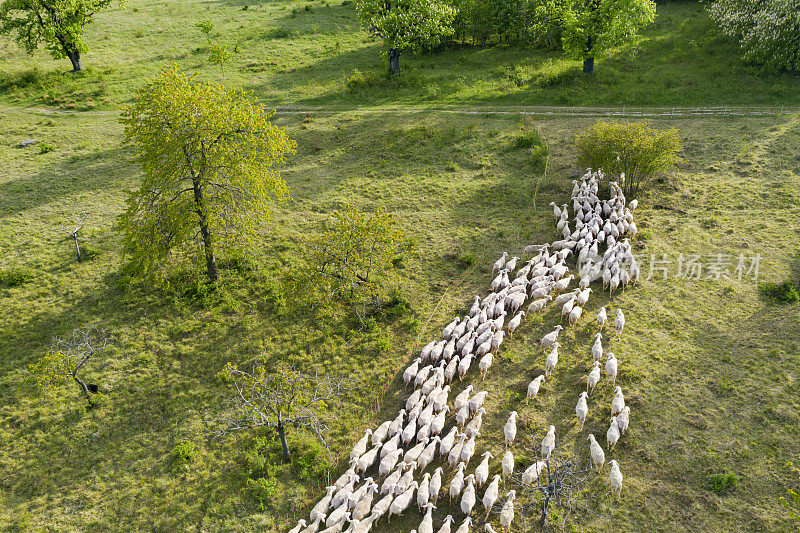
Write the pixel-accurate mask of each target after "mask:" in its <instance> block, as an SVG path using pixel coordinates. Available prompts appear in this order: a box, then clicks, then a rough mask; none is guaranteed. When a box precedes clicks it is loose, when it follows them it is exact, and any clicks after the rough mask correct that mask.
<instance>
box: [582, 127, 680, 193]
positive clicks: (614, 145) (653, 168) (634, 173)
mask: <svg viewBox="0 0 800 533" xmlns="http://www.w3.org/2000/svg"><path fill="white" fill-rule="evenodd" d="M575 147H576V148H577V151H578V163H579V164H580V165H581V166H582V167H591V168H593V169H602V170H603V171H604V172H607V173H613V174H617V175H620V174H622V173H624V174H625V182H624V183H622V184H621V185H622V187H623V191H624V192H625V194H626V195H628V196H630V195H633V194H635V193H636V192H637V191H638V190H639V185H640V184H642V183H645V184H646V183H647V181H648V180H650V179H652V178H653V177H655V176H658V175H661V174H663V173H665V172H667V171H668V170H670V169H672V168H673V167H674V166H675V165H676V164H677V163H678V162H680V161H681V159H680V157H679V156H678V152H679V151H680V150H681V142H680V140H679V139H678V130H676V129H674V128H673V129H670V130H658V129H655V128H653V127H651V126H650V122H648V121H645V122H632V123H630V124H620V123H618V122H597V123H595V124H594V125H592V126H591V127H589V129H588V130H587V131H586V132H585V133H582V134H578V135H577V136H576V137H575Z"/></svg>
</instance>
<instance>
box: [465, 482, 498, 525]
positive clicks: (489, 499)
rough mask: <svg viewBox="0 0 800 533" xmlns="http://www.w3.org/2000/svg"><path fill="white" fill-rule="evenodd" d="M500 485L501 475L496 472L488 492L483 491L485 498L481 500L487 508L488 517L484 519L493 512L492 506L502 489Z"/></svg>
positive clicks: (487, 488) (487, 489)
mask: <svg viewBox="0 0 800 533" xmlns="http://www.w3.org/2000/svg"><path fill="white" fill-rule="evenodd" d="M499 485H500V475H499V474H495V476H494V477H493V478H492V482H491V483H489V486H488V487H486V492H484V493H483V499H482V500H481V502H482V503H483V508H484V509H486V518H485V519H484V520H486V519H488V518H489V513H491V512H492V507H493V506H494V504H495V502H496V501H497V495H498V493H499V491H500V487H499ZM465 514H469V513H465Z"/></svg>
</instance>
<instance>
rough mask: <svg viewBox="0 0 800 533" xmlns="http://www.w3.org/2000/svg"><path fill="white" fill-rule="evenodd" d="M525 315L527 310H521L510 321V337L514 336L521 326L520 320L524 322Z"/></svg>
mask: <svg viewBox="0 0 800 533" xmlns="http://www.w3.org/2000/svg"><path fill="white" fill-rule="evenodd" d="M524 316H525V311H520V312H519V313H517V314H516V315H514V318H512V319H511V320H509V321H508V335H509V337H513V336H514V330H515V329H517V328H518V327H519V324H520V322H522V317H524Z"/></svg>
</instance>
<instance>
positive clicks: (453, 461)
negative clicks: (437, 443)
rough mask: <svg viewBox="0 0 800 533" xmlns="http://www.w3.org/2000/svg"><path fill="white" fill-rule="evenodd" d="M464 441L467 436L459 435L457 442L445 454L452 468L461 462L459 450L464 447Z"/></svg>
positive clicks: (465, 441)
mask: <svg viewBox="0 0 800 533" xmlns="http://www.w3.org/2000/svg"><path fill="white" fill-rule="evenodd" d="M466 443H467V436H466V435H461V439H460V440H459V442H458V443H457V444H456V445H454V446H453V447H452V448H451V449H450V453H449V454H448V455H447V462H448V463H449V464H450V466H451V467H452V468H455V467H456V465H457V464H458V463H459V462H461V450H463V449H464V445H465V444H466Z"/></svg>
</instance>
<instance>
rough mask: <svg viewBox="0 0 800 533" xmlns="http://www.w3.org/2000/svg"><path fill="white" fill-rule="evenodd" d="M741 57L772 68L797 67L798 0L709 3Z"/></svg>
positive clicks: (799, 55) (799, 43)
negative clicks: (732, 39) (738, 44)
mask: <svg viewBox="0 0 800 533" xmlns="http://www.w3.org/2000/svg"><path fill="white" fill-rule="evenodd" d="M708 10H709V12H710V13H711V18H713V19H714V20H715V21H716V22H717V24H719V26H720V28H721V29H722V31H723V32H724V33H725V34H726V35H730V36H731V37H734V38H736V39H739V40H740V42H741V46H742V49H743V50H744V57H745V58H746V59H748V60H752V61H754V62H757V63H760V64H762V65H764V66H765V67H767V68H770V69H773V70H780V69H786V70H800V0H762V1H760V2H754V1H753V0H717V1H716V2H712V3H710V4H709V7H708Z"/></svg>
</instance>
